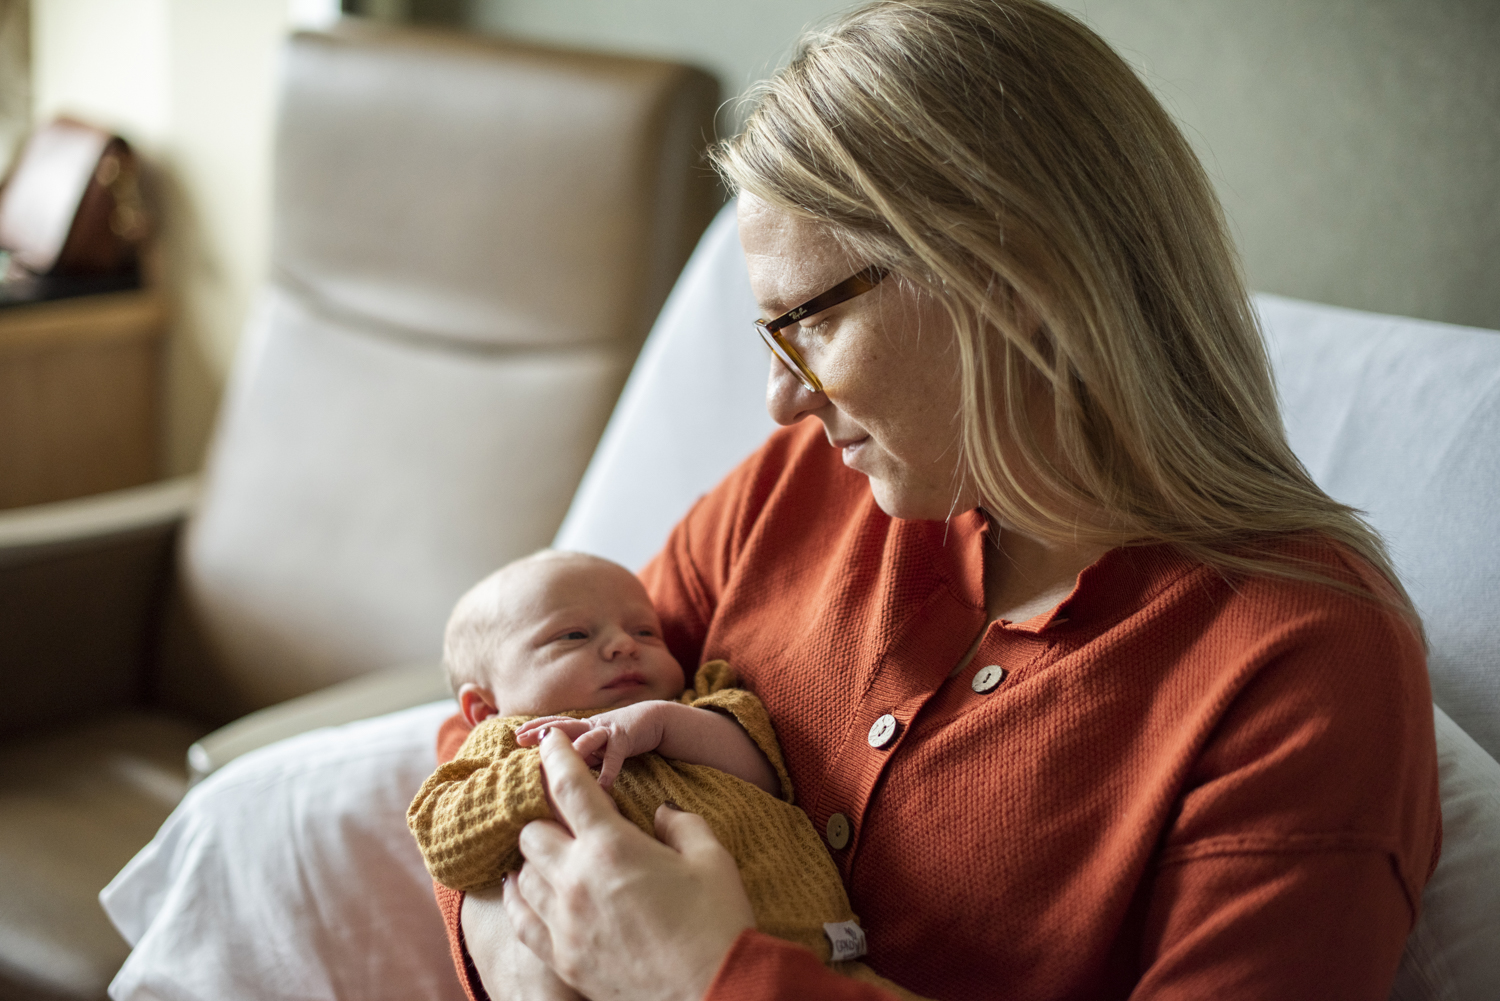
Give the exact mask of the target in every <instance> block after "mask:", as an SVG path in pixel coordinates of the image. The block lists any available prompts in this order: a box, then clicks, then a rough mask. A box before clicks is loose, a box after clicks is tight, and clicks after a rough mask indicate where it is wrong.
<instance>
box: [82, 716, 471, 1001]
mask: <svg viewBox="0 0 1500 1001" xmlns="http://www.w3.org/2000/svg"><path fill="white" fill-rule="evenodd" d="M453 712H454V705H453V703H452V701H446V702H437V703H433V704H431V705H427V706H421V707H418V708H416V709H407V710H403V711H402V712H398V713H392V714H390V715H387V716H380V717H377V718H375V719H370V720H362V721H360V722H358V723H350V724H346V725H344V726H337V727H327V728H325V729H321V730H314V731H311V732H310V733H306V734H303V735H301V736H298V737H293V738H291V739H289V740H284V741H281V742H280V743H277V744H272V745H271V746H269V747H266V748H262V749H261V750H259V751H254V752H251V753H249V754H246V755H245V756H243V757H241V758H238V759H236V760H235V761H233V762H230V763H229V764H228V765H226V766H225V767H224V768H222V769H220V770H219V771H217V772H215V773H214V774H213V775H211V776H209V777H208V778H207V779H205V780H204V781H203V782H202V783H201V784H199V785H198V786H195V787H194V788H193V789H192V790H191V791H189V792H188V794H187V796H186V797H185V798H184V799H183V801H182V802H181V804H179V805H178V807H177V809H176V811H174V812H173V814H172V815H171V817H169V818H168V819H167V822H166V823H165V824H164V825H162V828H161V830H160V831H158V832H157V834H156V837H155V838H154V839H153V840H152V841H151V843H150V844H149V845H147V846H146V847H145V848H143V849H142V850H141V852H140V854H138V855H137V856H136V857H135V858H134V859H132V860H131V862H130V864H129V865H127V866H126V867H125V868H124V869H123V870H121V872H120V874H119V875H118V876H116V877H115V878H114V880H113V881H112V882H111V883H110V884H109V885H108V886H107V887H105V888H104V891H103V892H102V893H101V894H100V895H99V899H100V901H101V903H103V904H104V909H105V911H106V912H108V914H109V916H110V919H111V920H112V921H114V923H115V927H116V928H118V929H119V930H120V934H122V935H123V936H125V939H126V940H127V941H128V942H130V944H131V945H132V946H133V947H134V951H133V952H131V954H130V957H129V958H128V959H127V960H126V961H125V965H124V967H122V968H121V970H120V972H119V974H118V975H116V977H115V979H114V982H113V983H111V984H110V986H109V995H110V997H111V998H114V999H115V1001H157V999H160V998H177V999H202V1001H217V999H220V998H260V999H266V1001H275V999H283V998H284V999H287V1001H291V999H294V998H295V999H297V1001H310V999H319V1001H322V999H327V1001H333V999H335V998H359V999H361V1001H410V999H411V998H425V999H434V1001H444V999H452V1001H462V999H463V997H464V993H463V988H462V987H460V986H459V983H458V978H457V976H456V975H455V973H454V969H453V961H452V959H451V957H450V954H449V952H448V940H447V937H446V936H445V934H444V931H443V922H442V918H441V916H440V915H439V912H438V909H437V903H436V901H435V900H434V899H433V894H432V881H431V880H430V879H429V878H428V876H427V872H426V870H425V869H423V867H422V859H421V856H420V855H419V854H418V853H417V847H416V843H415V842H414V841H413V840H412V836H411V834H410V832H408V831H407V829H406V807H407V804H409V803H410V802H411V798H412V796H414V795H415V794H416V791H417V787H418V786H420V785H421V784H422V780H423V779H425V778H426V777H427V776H428V774H430V773H431V772H432V770H433V769H434V768H435V767H437V760H436V751H435V741H436V737H437V729H438V726H439V724H440V723H441V722H442V721H443V720H444V719H446V718H447V717H448V716H451V715H452V714H453Z"/></svg>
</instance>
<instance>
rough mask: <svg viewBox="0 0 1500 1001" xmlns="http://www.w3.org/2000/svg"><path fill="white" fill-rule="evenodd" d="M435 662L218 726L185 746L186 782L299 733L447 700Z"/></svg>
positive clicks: (324, 691) (389, 672)
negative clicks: (186, 749)
mask: <svg viewBox="0 0 1500 1001" xmlns="http://www.w3.org/2000/svg"><path fill="white" fill-rule="evenodd" d="M452 694H453V693H452V692H451V691H450V690H449V688H448V678H447V675H446V674H445V673H444V671H443V668H442V665H440V664H421V665H415V666H409V667H398V668H393V669H391V670H386V671H377V672H374V673H373V674H366V675H362V676H361V677H358V678H351V679H350V680H348V681H342V682H339V683H338V684H336V685H330V686H329V687H327V688H324V689H322V690H321V691H316V692H312V693H310V694H308V695H303V696H301V697H299V698H295V699H288V700H287V701H285V702H282V703H279V704H277V705H274V706H269V707H267V708H265V709H261V710H258V711H257V712H253V713H250V714H249V715H248V716H242V717H241V718H239V719H237V720H235V721H234V722H233V723H230V724H228V725H227V726H221V727H220V728H219V729H217V730H215V731H214V732H213V733H211V734H209V735H208V736H206V737H204V738H203V739H201V740H199V741H198V742H197V743H195V744H194V745H193V746H192V747H190V748H188V773H189V781H190V782H197V781H199V780H201V779H203V778H206V777H207V776H209V775H210V774H212V773H213V772H215V771H216V770H218V769H220V768H222V767H224V765H226V764H228V763H229V762H231V761H233V760H234V759H235V758H237V757H239V756H240V755H242V754H245V753H247V752H250V751H253V750H255V749H257V748H260V747H264V746H266V745H267V744H272V743H275V742H276V741H278V740H283V739H285V738H287V737H295V736H296V735H298V734H299V733H306V732H307V731H309V730H316V729H317V728H319V727H324V726H338V725H339V724H341V723H352V722H354V721H355V720H361V719H368V718H369V717H371V716H383V715H385V714H386V713H390V712H396V711H397V710H399V709H410V708H411V707H412V706H420V705H423V704H425V703H428V702H436V701H438V700H439V699H446V698H451V697H452Z"/></svg>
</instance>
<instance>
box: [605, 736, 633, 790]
mask: <svg viewBox="0 0 1500 1001" xmlns="http://www.w3.org/2000/svg"><path fill="white" fill-rule="evenodd" d="M621 744H622V742H621V741H618V740H617V741H614V742H613V743H611V744H610V745H609V746H607V747H606V748H605V749H604V760H603V761H602V762H601V763H600V765H599V784H600V785H601V786H603V787H604V788H606V789H608V788H609V787H610V786H612V785H614V784H615V776H617V775H619V774H620V767H621V766H622V765H624V764H625V758H626V757H627V755H626V754H625V749H624V748H623V747H622V746H621Z"/></svg>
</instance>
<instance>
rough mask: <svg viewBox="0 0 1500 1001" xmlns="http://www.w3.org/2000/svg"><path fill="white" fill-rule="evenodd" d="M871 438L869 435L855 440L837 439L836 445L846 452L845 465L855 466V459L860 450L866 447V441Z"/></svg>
mask: <svg viewBox="0 0 1500 1001" xmlns="http://www.w3.org/2000/svg"><path fill="white" fill-rule="evenodd" d="M869 440H870V436H869V435H865V436H864V437H863V438H856V439H854V440H853V441H836V442H834V444H835V445H837V446H838V447H839V449H840V450H842V452H843V453H844V465H846V466H848V467H850V468H851V469H852V468H854V460H855V459H856V458H858V456H859V453H860V450H861V449H862V448H864V445H865V442H867V441H869Z"/></svg>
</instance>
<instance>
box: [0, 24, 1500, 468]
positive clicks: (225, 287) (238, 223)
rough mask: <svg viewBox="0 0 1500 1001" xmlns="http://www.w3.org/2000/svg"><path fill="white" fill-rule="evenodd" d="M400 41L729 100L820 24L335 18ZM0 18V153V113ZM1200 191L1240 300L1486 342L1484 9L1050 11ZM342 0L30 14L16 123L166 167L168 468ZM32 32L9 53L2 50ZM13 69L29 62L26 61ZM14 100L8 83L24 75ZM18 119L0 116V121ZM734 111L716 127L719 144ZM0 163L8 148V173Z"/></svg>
mask: <svg viewBox="0 0 1500 1001" xmlns="http://www.w3.org/2000/svg"><path fill="white" fill-rule="evenodd" d="M342 5H343V7H344V8H345V9H346V10H349V11H351V12H354V13H358V14H362V15H365V16H372V17H378V18H381V19H384V20H392V21H412V22H424V23H433V24H441V25H446V26H450V27H455V28H459V29H462V30H471V31H481V32H503V33H511V34H515V35H519V36H522V37H525V38H529V39H533V40H540V41H544V42H552V43H557V44H563V45H575V46H587V47H592V48H601V49H612V50H618V51H625V52H634V53H641V54H648V55H660V56H669V57H673V58H678V59H683V60H686V61H689V62H693V63H696V64H698V65H701V66H703V67H705V68H707V69H709V70H711V71H713V72H714V73H716V74H717V75H718V76H719V78H720V79H721V81H722V82H723V84H724V88H725V91H726V93H736V92H738V91H739V90H741V89H743V87H744V86H745V85H746V84H748V83H750V82H751V81H753V80H755V79H757V78H759V77H761V76H763V75H765V74H766V73H768V72H769V71H771V70H772V69H774V68H775V66H776V65H778V64H779V63H780V62H781V61H783V60H784V59H785V58H786V57H787V55H788V54H789V52H790V49H791V46H792V43H793V41H794V40H795V38H796V36H797V35H798V33H799V32H800V31H801V30H802V29H803V28H804V27H805V26H807V25H809V24H811V23H815V22H817V21H819V20H822V19H824V18H826V17H828V16H829V15H830V14H831V13H833V12H834V11H836V10H838V9H841V8H842V7H844V6H845V4H843V3H834V2H829V0H736V2H734V3H726V2H715V3H708V2H704V0H343V4H342ZM21 6H24V5H23V4H22V3H19V2H18V0H0V59H4V60H5V61H4V63H3V66H4V67H5V68H4V69H0V86H3V88H4V93H5V97H4V99H0V143H6V142H7V136H8V135H9V133H6V132H4V129H5V128H6V125H5V121H6V119H5V112H4V109H5V107H6V106H7V104H6V102H10V103H11V104H15V103H17V102H18V101H19V102H20V103H21V104H22V105H24V104H25V102H26V99H25V98H14V95H15V94H17V93H19V91H16V90H14V89H13V88H14V87H15V86H17V85H16V84H13V83H12V82H11V81H12V77H13V76H16V75H15V74H13V73H12V72H11V69H10V67H12V66H14V65H16V63H15V57H7V56H6V55H5V53H9V52H10V51H11V50H10V49H7V48H6V46H7V45H8V44H12V43H10V42H7V39H8V38H13V37H19V36H18V35H17V33H16V31H12V32H11V34H10V35H7V33H6V31H7V28H6V26H7V25H9V24H12V23H13V21H12V20H11V19H12V17H17V18H23V17H24V12H22V13H20V14H13V10H14V9H15V8H17V7H21ZM1064 6H1066V7H1068V8H1069V9H1071V10H1073V11H1074V12H1075V13H1077V14H1078V15H1079V16H1080V17H1082V18H1083V19H1084V20H1085V21H1086V22H1087V23H1089V24H1090V25H1091V26H1093V27H1094V28H1095V29H1096V30H1097V31H1099V32H1100V33H1101V34H1102V35H1103V36H1104V37H1105V38H1106V39H1107V40H1109V41H1110V42H1111V43H1112V44H1114V45H1115V46H1116V48H1117V49H1119V51H1120V52H1121V53H1122V54H1123V55H1124V56H1125V57H1126V59H1127V60H1129V61H1130V62H1131V63H1132V65H1134V66H1136V67H1137V69H1138V70H1139V71H1140V72H1141V73H1142V75H1143V76H1144V77H1145V79H1146V80H1147V81H1148V83H1150V85H1151V86H1152V87H1153V88H1154V89H1155V91H1156V92H1157V94H1158V95H1160V96H1161V98H1162V99H1163V101H1164V102H1165V103H1166V105H1167V107H1168V108H1169V109H1170V110H1172V111H1173V112H1174V113H1175V114H1176V115H1177V116H1178V118H1179V120H1180V121H1181V122H1182V124H1183V126H1184V129H1185V130H1186V132H1187V134H1188V136H1189V137H1190V139H1191V140H1192V141H1193V143H1194V144H1195V146H1196V147H1197V149H1198V151H1199V153H1200V155H1201V156H1202V157H1203V159H1204V161H1205V164H1206V165H1207V167H1208V170H1209V172H1210V174H1211V175H1212V176H1213V177H1214V179H1215V183H1216V184H1217V186H1218V189H1219V194H1220V196H1221V198H1222V199H1223V201H1224V204H1225V207H1226V209H1227V211H1228V214H1229V217H1230V220H1231V224H1232V226H1233V228H1234V233H1235V237H1236V239H1237V240H1238V242H1239V245H1240V248H1241V251H1242V254H1243V256H1244V259H1245V266H1246V271H1247V274H1248V276H1249V279H1250V283H1251V285H1252V287H1254V288H1257V289H1261V290H1265V291H1271V292H1278V293H1282V294H1285V295H1291V296H1297V297H1301V298H1307V299H1314V300H1318V301H1322V302H1329V303H1336V304H1339V305H1345V306H1351V307H1355V308H1360V309H1369V310H1376V311H1381V312H1390V313H1400V314H1405V315H1411V316H1420V317H1426V318H1430V319H1438V320H1446V321H1449V322H1454V323H1465V324H1474V325H1480V326H1488V327H1500V55H1497V54H1500V3H1497V2H1496V0H1311V2H1310V0H1088V2H1082V0H1064ZM337 7H338V0H213V2H207V0H32V4H31V12H30V25H29V40H30V63H31V79H30V91H31V96H30V99H29V100H30V111H31V115H32V117H33V118H34V119H35V120H38V121H41V120H45V119H47V118H50V117H51V116H52V115H54V114H56V113H58V112H63V111H70V112H72V113H74V114H78V115H82V116H85V117H88V118H90V119H93V120H95V121H98V122H100V123H102V124H107V125H113V126H114V127H116V128H118V129H119V130H121V131H122V132H124V133H125V134H126V135H127V136H128V137H129V138H131V139H133V140H134V141H136V142H137V143H138V144H139V145H140V146H141V147H142V149H143V150H144V151H145V152H146V153H148V154H149V155H151V156H152V157H153V158H154V159H155V160H156V161H157V162H158V163H159V164H160V165H161V168H162V171H161V174H162V187H163V193H164V196H165V206H166V217H165V237H166V238H165V241H164V246H165V251H166V253H165V263H166V270H167V274H168V277H169V281H170V283H171V284H172V287H173V289H174V290H175V292H174V301H175V303H176V306H177V309H178V320H177V325H176V330H175V337H174V340H173V348H172V352H171V370H170V378H169V400H168V412H169V415H170V416H169V427H168V429H167V432H166V434H167V441H166V454H167V456H168V464H169V466H170V470H171V471H173V472H176V471H184V470H188V469H192V468H194V467H195V466H196V465H197V463H198V462H199V461H200V457H201V453H202V449H203V445H204V443H205V441H206V440H207V436H208V433H209V430H210V425H211V421H212V415H213V412H214V409H215V407H216V404H217V399H218V395H219V392H220V390H221V387H222V384H223V379H224V376H225V373H226V372H227V370H228V365H229V362H230V359H231V357H232V354H233V351H234V347H235V344H236V341H237V339H238V333H239V329H240V327H241V325H242V323H243V321H244V317H245V313H246V311H247V309H248V308H249V304H250V301H251V298H252V296H253V292H254V289H255V288H256V286H257V285H258V284H259V282H260V281H261V279H262V277H263V275H264V267H265V265H264V261H265V256H266V247H267V242H268V233H267V232H266V205H267V200H268V197H269V185H270V178H269V170H268V165H269V152H270V140H271V125H272V120H273V115H274V87H275V72H276V51H277V45H278V43H279V40H280V39H281V38H282V37H283V35H284V34H285V32H286V31H287V30H288V29H289V28H290V27H293V26H296V25H312V26H316V25H317V24H319V23H322V22H324V21H326V19H327V18H329V17H332V16H335V15H336V14H337V12H338V11H337ZM19 30H20V31H21V33H22V34H24V31H25V29H19ZM21 47H22V48H24V47H25V46H21ZM17 79H21V80H24V74H20V75H19V76H17ZM11 117H12V119H14V118H15V116H14V115H12V116H11ZM738 118H739V112H738V110H737V109H736V108H735V107H734V106H733V105H730V106H726V109H725V112H724V114H723V115H721V122H722V123H723V126H724V127H732V126H733V124H734V123H735V122H736V121H737V120H738ZM4 153H5V151H4V150H0V155H4Z"/></svg>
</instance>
